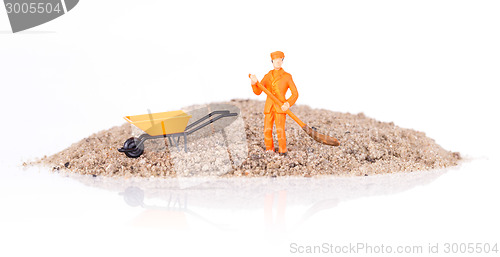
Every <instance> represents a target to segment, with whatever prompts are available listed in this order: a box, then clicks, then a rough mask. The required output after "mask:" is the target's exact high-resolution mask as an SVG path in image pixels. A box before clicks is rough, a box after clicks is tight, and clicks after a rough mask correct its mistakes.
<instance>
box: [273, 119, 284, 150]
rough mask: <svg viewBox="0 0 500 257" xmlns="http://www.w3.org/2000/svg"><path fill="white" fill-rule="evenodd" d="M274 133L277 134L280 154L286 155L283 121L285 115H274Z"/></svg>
mask: <svg viewBox="0 0 500 257" xmlns="http://www.w3.org/2000/svg"><path fill="white" fill-rule="evenodd" d="M275 120H276V133H277V134H278V144H279V146H280V153H286V151H287V150H286V133H285V121H286V113H276V115H275Z"/></svg>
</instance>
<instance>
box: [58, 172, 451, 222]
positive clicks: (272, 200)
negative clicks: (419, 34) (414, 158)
mask: <svg viewBox="0 0 500 257" xmlns="http://www.w3.org/2000/svg"><path fill="white" fill-rule="evenodd" d="M444 173H446V170H437V171H426V172H414V173H399V174H388V175H379V176H366V177H331V176H319V177H313V178H304V177H275V178H269V177H264V178H242V177H238V178H216V177H201V178H196V177H191V178H185V177H181V178H172V179H158V178H149V179H145V178H129V179H124V178H109V177H93V176H82V175H63V176H68V177H69V178H71V179H74V180H76V181H79V182H81V183H83V184H85V185H87V186H90V187H95V188H101V189H105V190H107V191H109V192H115V193H118V194H119V195H120V196H122V197H123V201H124V204H126V205H128V206H130V207H131V208H138V209H140V210H141V211H142V213H141V215H139V216H138V217H137V218H136V219H134V224H136V225H141V224H145V225H146V226H157V225H161V226H162V227H164V228H168V227H169V226H170V227H171V228H181V227H184V228H187V227H188V220H191V219H197V220H199V221H203V222H204V223H206V224H210V225H213V227H214V228H218V229H244V228H245V226H246V224H245V223H242V222H241V218H242V216H241V215H240V216H239V217H238V219H236V220H232V219H231V216H232V215H231V212H234V211H247V212H249V213H251V215H250V217H245V219H251V217H252V215H253V214H254V212H259V213H261V215H262V216H263V220H261V222H262V223H261V224H254V225H257V227H263V228H266V229H269V228H273V229H274V228H276V229H279V230H283V231H284V230H286V229H293V228H295V227H297V226H299V225H300V224H302V223H304V222H305V221H306V220H308V219H311V218H312V217H313V216H314V215H315V214H316V213H319V212H321V211H324V210H327V209H331V208H335V207H336V206H337V205H338V204H339V203H341V202H344V201H349V200H353V199H357V198H361V197H370V196H376V195H390V194H395V193H398V192H403V191H406V190H409V189H412V188H414V187H416V186H419V185H426V184H429V183H431V182H432V181H434V180H435V179H437V178H438V177H439V176H441V175H442V174H444ZM214 210H217V211H218V215H217V216H215V217H214V216H211V213H212V212H213V211H214ZM289 216H290V217H294V220H290V217H289ZM254 217H255V216H254ZM286 220H290V222H288V223H289V224H288V223H287V222H285V221H286Z"/></svg>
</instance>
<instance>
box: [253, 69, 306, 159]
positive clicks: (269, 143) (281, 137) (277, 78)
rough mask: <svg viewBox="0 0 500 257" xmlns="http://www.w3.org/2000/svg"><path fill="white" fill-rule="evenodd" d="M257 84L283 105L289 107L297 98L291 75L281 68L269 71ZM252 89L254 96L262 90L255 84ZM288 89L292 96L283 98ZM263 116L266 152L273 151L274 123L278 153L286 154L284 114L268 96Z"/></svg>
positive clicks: (297, 94)
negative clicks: (286, 104)
mask: <svg viewBox="0 0 500 257" xmlns="http://www.w3.org/2000/svg"><path fill="white" fill-rule="evenodd" d="M257 83H261V85H262V86H264V87H265V88H267V89H268V90H269V91H271V93H273V95H274V96H276V97H277V98H278V99H279V100H280V101H282V102H283V103H285V102H288V104H290V107H291V106H292V105H294V104H295V102H296V101H297V98H298V97H299V93H298V92H297V87H295V83H293V79H292V75H290V74H289V73H288V72H286V71H284V70H283V68H280V69H279V70H274V69H273V70H271V71H269V72H268V73H267V74H266V75H265V76H264V78H263V79H262V81H261V82H257ZM252 89H253V92H254V93H255V94H256V95H260V94H261V93H262V90H261V89H260V88H259V87H258V86H257V85H256V84H254V85H252ZM288 89H290V92H291V93H292V95H291V96H290V98H288V99H286V98H285V96H286V92H287V91H288ZM264 115H265V117H264V143H265V144H266V150H272V151H274V142H273V123H275V124H276V132H277V134H278V144H279V152H280V153H286V151H287V149H286V134H285V120H286V112H283V111H282V110H281V106H279V105H278V104H276V103H274V101H273V99H271V98H270V97H269V96H268V97H267V99H266V104H265V106H264Z"/></svg>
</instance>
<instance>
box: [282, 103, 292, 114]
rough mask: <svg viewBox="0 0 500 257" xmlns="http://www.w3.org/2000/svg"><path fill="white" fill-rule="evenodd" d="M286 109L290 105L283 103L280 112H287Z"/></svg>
mask: <svg viewBox="0 0 500 257" xmlns="http://www.w3.org/2000/svg"><path fill="white" fill-rule="evenodd" d="M288 108H290V104H289V103H288V102H285V103H284V104H283V105H282V106H281V110H282V111H284V112H286V110H288Z"/></svg>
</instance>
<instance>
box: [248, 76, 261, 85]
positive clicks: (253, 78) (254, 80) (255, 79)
mask: <svg viewBox="0 0 500 257" xmlns="http://www.w3.org/2000/svg"><path fill="white" fill-rule="evenodd" d="M250 80H251V81H252V85H255V83H257V82H259V81H258V80H257V76H255V75H253V74H252V75H250Z"/></svg>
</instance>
